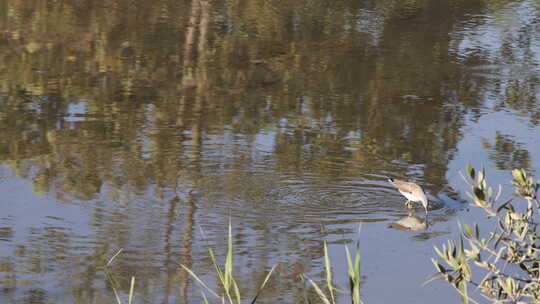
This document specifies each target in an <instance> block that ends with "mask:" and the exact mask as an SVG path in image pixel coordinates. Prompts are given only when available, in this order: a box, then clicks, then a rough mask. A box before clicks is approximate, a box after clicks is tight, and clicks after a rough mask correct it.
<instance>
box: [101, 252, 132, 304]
mask: <svg viewBox="0 0 540 304" xmlns="http://www.w3.org/2000/svg"><path fill="white" fill-rule="evenodd" d="M123 250H124V249H122V248H121V249H120V250H118V251H117V252H116V253H115V254H114V255H113V257H112V258H110V259H109V261H108V262H107V264H106V265H105V275H106V276H107V279H108V280H109V283H110V284H111V287H112V290H113V293H114V299H115V302H116V304H123V302H122V299H121V298H120V295H119V294H118V283H117V282H116V280H115V279H114V276H113V275H112V274H111V273H110V272H109V271H108V269H107V267H109V265H111V263H112V262H113V260H114V259H115V258H116V257H117V256H118V255H119V254H120V253H122V251H123ZM134 291H135V277H131V284H130V287H129V293H128V304H131V302H132V300H133V295H134Z"/></svg>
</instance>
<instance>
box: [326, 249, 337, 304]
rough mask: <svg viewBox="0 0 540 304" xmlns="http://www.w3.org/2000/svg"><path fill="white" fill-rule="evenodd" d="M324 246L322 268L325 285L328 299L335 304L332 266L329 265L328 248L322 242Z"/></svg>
mask: <svg viewBox="0 0 540 304" xmlns="http://www.w3.org/2000/svg"><path fill="white" fill-rule="evenodd" d="M323 246H324V267H325V271H326V285H327V287H328V291H329V292H330V298H331V299H332V303H336V299H335V298H334V285H333V284H332V281H333V278H332V265H331V264H330V256H329V255H328V246H327V244H326V241H324V242H323Z"/></svg>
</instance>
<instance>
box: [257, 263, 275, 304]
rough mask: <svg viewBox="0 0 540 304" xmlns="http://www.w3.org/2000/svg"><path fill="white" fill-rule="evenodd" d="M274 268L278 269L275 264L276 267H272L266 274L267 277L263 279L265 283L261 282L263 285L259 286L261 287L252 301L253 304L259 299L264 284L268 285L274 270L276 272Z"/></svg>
mask: <svg viewBox="0 0 540 304" xmlns="http://www.w3.org/2000/svg"><path fill="white" fill-rule="evenodd" d="M274 269H276V265H274V267H272V269H270V271H269V272H268V274H267V275H266V278H264V281H263V283H262V284H261V286H260V287H259V289H258V290H257V293H256V294H255V297H254V298H253V300H252V301H251V304H254V303H255V301H257V298H258V297H259V294H260V293H261V291H262V290H263V288H264V286H266V283H267V282H268V280H269V279H270V276H271V275H272V272H274Z"/></svg>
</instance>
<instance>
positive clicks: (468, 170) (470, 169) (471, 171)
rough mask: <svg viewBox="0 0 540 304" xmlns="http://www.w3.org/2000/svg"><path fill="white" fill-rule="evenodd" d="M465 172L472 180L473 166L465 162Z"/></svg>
mask: <svg viewBox="0 0 540 304" xmlns="http://www.w3.org/2000/svg"><path fill="white" fill-rule="evenodd" d="M467 174H468V175H469V177H470V178H472V179H473V180H474V168H473V167H472V166H471V164H467Z"/></svg>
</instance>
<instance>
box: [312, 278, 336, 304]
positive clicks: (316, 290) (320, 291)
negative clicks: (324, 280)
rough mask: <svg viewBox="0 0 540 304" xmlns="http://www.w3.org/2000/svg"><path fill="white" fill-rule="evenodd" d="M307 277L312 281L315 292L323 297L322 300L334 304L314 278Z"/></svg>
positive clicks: (326, 303) (325, 303) (327, 303)
mask: <svg viewBox="0 0 540 304" xmlns="http://www.w3.org/2000/svg"><path fill="white" fill-rule="evenodd" d="M306 278H307V277H306ZM307 279H308V281H309V283H311V286H313V288H314V289H315V292H317V295H319V298H321V301H323V303H324V304H332V303H330V301H329V300H328V298H327V297H326V295H325V294H324V292H322V290H321V289H320V288H319V286H318V285H317V283H315V282H313V280H312V279H310V278H307Z"/></svg>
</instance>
